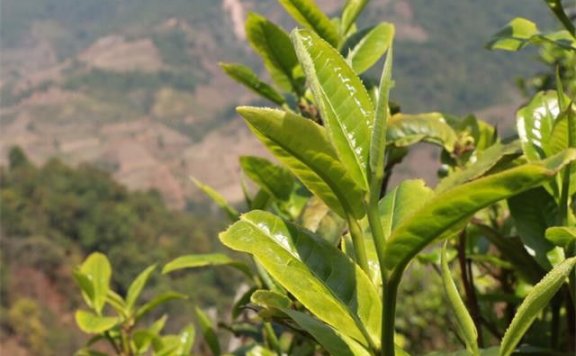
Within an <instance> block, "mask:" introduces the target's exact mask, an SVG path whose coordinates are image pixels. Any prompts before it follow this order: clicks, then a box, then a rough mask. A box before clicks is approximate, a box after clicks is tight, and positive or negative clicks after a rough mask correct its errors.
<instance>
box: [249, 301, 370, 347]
mask: <svg viewBox="0 0 576 356" xmlns="http://www.w3.org/2000/svg"><path fill="white" fill-rule="evenodd" d="M252 302H253V303H255V304H257V305H259V306H262V307H265V308H272V309H278V310H280V311H281V312H282V313H284V314H285V315H287V316H288V317H289V318H290V319H292V320H293V321H294V322H295V323H296V324H297V325H298V326H299V327H301V328H302V329H303V330H305V331H306V332H308V333H309V334H310V335H312V337H314V339H316V341H318V343H319V344H320V345H322V347H324V348H325V349H326V351H328V352H329V353H330V355H334V356H355V355H365V356H368V355H370V353H369V352H368V351H367V350H366V349H365V348H364V347H363V346H362V345H360V344H359V343H358V342H356V341H354V340H353V339H351V338H348V337H346V336H343V335H341V334H339V333H338V332H336V331H335V330H334V329H333V328H331V327H330V326H328V325H326V324H324V323H323V322H321V321H320V320H318V319H315V318H313V317H312V316H310V315H309V314H306V313H303V312H300V311H296V310H292V309H290V304H291V302H290V299H288V298H287V297H285V296H283V295H281V294H278V293H274V292H271V291H266V290H259V291H256V292H255V293H254V295H253V296H252Z"/></svg>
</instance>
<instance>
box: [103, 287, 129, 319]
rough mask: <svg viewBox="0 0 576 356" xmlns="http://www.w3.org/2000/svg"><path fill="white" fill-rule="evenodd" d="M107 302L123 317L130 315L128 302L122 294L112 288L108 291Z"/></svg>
mask: <svg viewBox="0 0 576 356" xmlns="http://www.w3.org/2000/svg"><path fill="white" fill-rule="evenodd" d="M106 303H108V304H109V305H110V306H111V307H112V308H113V309H114V310H115V311H116V312H117V313H118V314H120V315H121V316H122V317H123V318H126V319H128V318H129V317H130V310H129V309H128V307H127V306H126V302H125V301H124V299H123V298H122V297H121V296H120V294H118V293H116V292H114V291H113V290H112V289H110V290H109V291H108V295H107V297H106Z"/></svg>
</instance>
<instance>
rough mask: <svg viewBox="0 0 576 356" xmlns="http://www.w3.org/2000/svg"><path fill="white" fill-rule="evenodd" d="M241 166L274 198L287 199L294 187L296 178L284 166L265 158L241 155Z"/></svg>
mask: <svg viewBox="0 0 576 356" xmlns="http://www.w3.org/2000/svg"><path fill="white" fill-rule="evenodd" d="M240 167H242V170H243V171H244V173H245V174H246V175H247V176H248V177H249V178H250V179H252V180H253V181H254V182H255V183H256V184H258V185H259V186H260V188H262V189H264V190H265V191H266V192H267V193H268V194H270V195H271V196H272V197H274V199H276V200H279V201H287V200H288V199H290V195H291V193H292V189H293V187H294V178H292V175H291V174H290V172H289V171H288V170H286V169H285V168H284V167H280V166H277V165H275V164H274V163H272V162H270V161H268V160H267V159H265V158H261V157H254V156H243V157H240Z"/></svg>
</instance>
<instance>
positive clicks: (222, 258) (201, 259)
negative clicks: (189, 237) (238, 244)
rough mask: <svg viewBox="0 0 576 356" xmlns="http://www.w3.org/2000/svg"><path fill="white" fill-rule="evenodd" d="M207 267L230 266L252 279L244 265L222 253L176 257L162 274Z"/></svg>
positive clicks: (163, 269) (165, 267)
mask: <svg viewBox="0 0 576 356" xmlns="http://www.w3.org/2000/svg"><path fill="white" fill-rule="evenodd" d="M208 266H230V267H233V268H236V269H237V270H239V271H240V272H242V273H244V274H245V275H246V276H248V278H252V271H251V270H250V267H248V266H247V265H246V264H245V263H243V262H240V261H236V260H233V259H231V258H230V257H228V256H226V255H224V254H222V253H212V254H203V255H186V256H181V257H178V258H176V259H174V260H172V261H170V262H169V263H167V264H166V265H165V266H164V268H162V273H170V272H173V271H178V270H181V269H184V268H200V267H208Z"/></svg>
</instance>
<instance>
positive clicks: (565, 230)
mask: <svg viewBox="0 0 576 356" xmlns="http://www.w3.org/2000/svg"><path fill="white" fill-rule="evenodd" d="M545 235H546V240H548V241H550V242H551V243H553V244H554V245H556V246H559V247H564V248H565V247H567V246H568V245H569V244H570V243H576V227H568V226H555V227H550V228H548V229H547V230H546V232H545Z"/></svg>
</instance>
